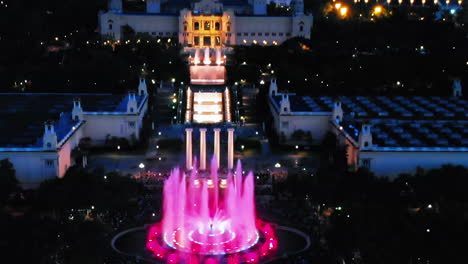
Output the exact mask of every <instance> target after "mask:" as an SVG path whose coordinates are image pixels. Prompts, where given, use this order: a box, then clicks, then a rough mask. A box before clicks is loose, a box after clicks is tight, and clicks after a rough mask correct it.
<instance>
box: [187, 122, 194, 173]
mask: <svg viewBox="0 0 468 264" xmlns="http://www.w3.org/2000/svg"><path fill="white" fill-rule="evenodd" d="M192 131H193V129H192V128H186V129H185V165H186V168H187V170H191V169H192V161H193V158H192Z"/></svg>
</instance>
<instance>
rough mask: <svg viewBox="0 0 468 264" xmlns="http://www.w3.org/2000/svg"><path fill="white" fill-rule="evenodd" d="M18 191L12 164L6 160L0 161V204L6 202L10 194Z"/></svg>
mask: <svg viewBox="0 0 468 264" xmlns="http://www.w3.org/2000/svg"><path fill="white" fill-rule="evenodd" d="M18 189H19V187H18V180H17V179H16V172H15V169H14V168H13V164H12V163H11V162H10V161H9V160H8V159H3V160H0V203H4V202H6V201H7V200H8V197H9V196H10V194H11V193H13V192H15V191H17V190H18Z"/></svg>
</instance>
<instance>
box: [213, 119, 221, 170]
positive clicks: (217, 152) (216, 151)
mask: <svg viewBox="0 0 468 264" xmlns="http://www.w3.org/2000/svg"><path fill="white" fill-rule="evenodd" d="M213 131H214V155H215V157H216V162H217V167H218V168H219V165H220V164H219V161H220V154H221V153H220V147H219V132H220V131H221V129H219V128H215V129H213Z"/></svg>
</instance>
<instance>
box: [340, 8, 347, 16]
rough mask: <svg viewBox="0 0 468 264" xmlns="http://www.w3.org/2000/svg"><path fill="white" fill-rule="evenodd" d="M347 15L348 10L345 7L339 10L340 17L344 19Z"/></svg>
mask: <svg viewBox="0 0 468 264" xmlns="http://www.w3.org/2000/svg"><path fill="white" fill-rule="evenodd" d="M347 14H348V8H347V7H342V8H340V15H341V16H342V17H346V15H347Z"/></svg>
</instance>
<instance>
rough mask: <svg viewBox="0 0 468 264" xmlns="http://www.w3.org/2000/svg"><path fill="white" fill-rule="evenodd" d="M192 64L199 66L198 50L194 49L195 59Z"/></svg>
mask: <svg viewBox="0 0 468 264" xmlns="http://www.w3.org/2000/svg"><path fill="white" fill-rule="evenodd" d="M193 64H195V65H198V64H200V50H199V49H195V58H194V60H193Z"/></svg>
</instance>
